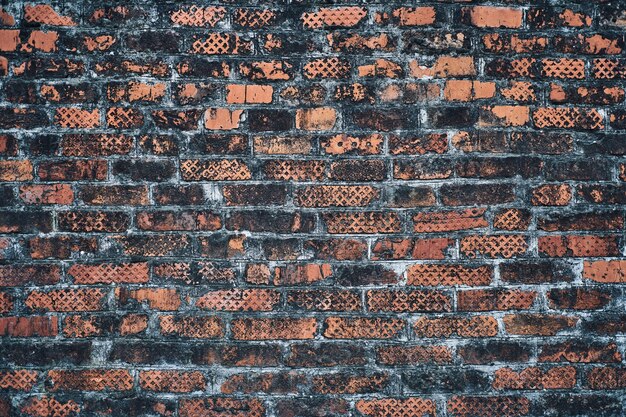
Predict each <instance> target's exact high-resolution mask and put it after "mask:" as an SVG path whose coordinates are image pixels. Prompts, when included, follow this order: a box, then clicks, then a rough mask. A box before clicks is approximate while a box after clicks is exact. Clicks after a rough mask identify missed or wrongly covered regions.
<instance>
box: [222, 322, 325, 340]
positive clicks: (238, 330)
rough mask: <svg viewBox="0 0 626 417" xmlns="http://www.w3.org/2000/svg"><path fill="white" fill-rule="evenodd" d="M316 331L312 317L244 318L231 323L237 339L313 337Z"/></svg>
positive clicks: (315, 324) (234, 336) (315, 323)
mask: <svg viewBox="0 0 626 417" xmlns="http://www.w3.org/2000/svg"><path fill="white" fill-rule="evenodd" d="M316 331H317V321H316V320H315V319H314V318H301V319H291V318H246V319H236V320H233V321H232V323H231V332H232V334H233V338H235V339H237V340H274V339H277V340H289V339H313V338H314V337H315V333H316Z"/></svg>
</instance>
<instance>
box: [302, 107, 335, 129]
mask: <svg viewBox="0 0 626 417" xmlns="http://www.w3.org/2000/svg"><path fill="white" fill-rule="evenodd" d="M336 120H337V112H336V111H335V109H333V108H332V107H318V108H313V109H298V111H297V112H296V128H297V129H302V130H330V129H332V128H333V127H334V126H335V122H336Z"/></svg>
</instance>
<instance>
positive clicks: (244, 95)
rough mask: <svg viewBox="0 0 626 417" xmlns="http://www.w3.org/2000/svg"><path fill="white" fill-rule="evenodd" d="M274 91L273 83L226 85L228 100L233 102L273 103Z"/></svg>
mask: <svg viewBox="0 0 626 417" xmlns="http://www.w3.org/2000/svg"><path fill="white" fill-rule="evenodd" d="M273 92H274V88H273V87H272V86H271V85H241V84H229V85H227V86H226V102H227V103H231V104H260V103H271V102H272V94H273Z"/></svg>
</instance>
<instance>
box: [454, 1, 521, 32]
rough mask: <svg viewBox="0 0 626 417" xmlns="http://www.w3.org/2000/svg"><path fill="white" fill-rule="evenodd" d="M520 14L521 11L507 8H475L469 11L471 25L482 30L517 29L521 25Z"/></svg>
mask: <svg viewBox="0 0 626 417" xmlns="http://www.w3.org/2000/svg"><path fill="white" fill-rule="evenodd" d="M465 11H467V9H466V10H465ZM522 14H523V12H522V10H521V9H513V8H509V7H491V6H475V7H472V8H471V9H469V16H470V20H471V23H472V24H473V25H474V26H477V27H483V28H485V27H486V28H518V27H520V26H521V25H522Z"/></svg>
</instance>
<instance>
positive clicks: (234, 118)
mask: <svg viewBox="0 0 626 417" xmlns="http://www.w3.org/2000/svg"><path fill="white" fill-rule="evenodd" d="M242 114H243V110H229V109H226V108H212V109H208V110H207V111H206V112H205V113H204V127H206V128H207V129H211V130H232V129H237V128H239V121H240V119H241V115H242Z"/></svg>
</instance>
